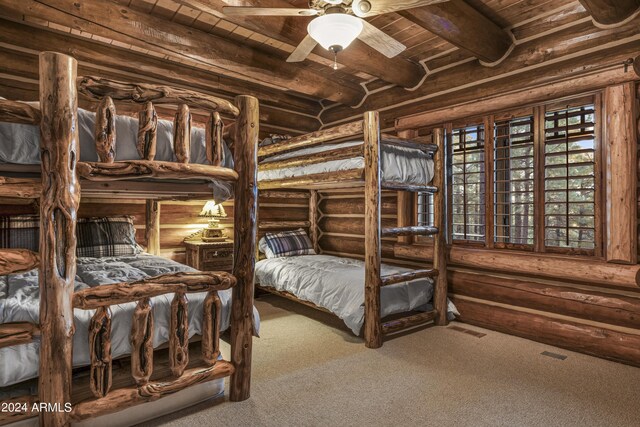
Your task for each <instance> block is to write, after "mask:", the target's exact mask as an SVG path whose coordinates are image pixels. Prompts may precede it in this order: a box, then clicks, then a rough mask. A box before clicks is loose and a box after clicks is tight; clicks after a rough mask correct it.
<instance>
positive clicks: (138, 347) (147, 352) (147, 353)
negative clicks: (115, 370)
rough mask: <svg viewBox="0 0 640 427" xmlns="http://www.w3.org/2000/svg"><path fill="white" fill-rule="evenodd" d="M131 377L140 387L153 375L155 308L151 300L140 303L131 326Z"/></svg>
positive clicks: (146, 299)
mask: <svg viewBox="0 0 640 427" xmlns="http://www.w3.org/2000/svg"><path fill="white" fill-rule="evenodd" d="M130 340H131V376H132V377H133V379H134V380H135V382H136V384H137V385H138V386H142V385H145V384H147V383H148V382H149V378H151V374H152V373H153V307H152V305H151V300H150V299H149V298H143V299H141V300H140V302H138V305H137V306H136V309H135V311H134V312H133V322H132V324H131V335H130Z"/></svg>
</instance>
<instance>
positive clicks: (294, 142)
mask: <svg viewBox="0 0 640 427" xmlns="http://www.w3.org/2000/svg"><path fill="white" fill-rule="evenodd" d="M354 137H363V138H364V143H363V144H362V145H361V146H356V147H346V148H338V149H334V150H329V151H324V152H320V153H317V154H311V155H306V156H304V157H296V158H291V159H287V160H279V161H272V162H268V163H265V162H261V163H259V164H258V170H259V171H261V170H269V169H279V168H284V167H293V166H304V165H310V164H315V163H322V162H325V161H328V160H339V159H348V158H352V157H355V156H364V160H365V161H364V168H363V169H353V170H346V171H337V172H325V173H321V174H313V175H306V176H302V177H293V178H286V179H277V180H268V181H262V180H261V181H259V182H258V188H259V189H260V190H277V189H304V190H310V192H311V194H310V202H309V224H304V225H305V226H308V227H309V229H310V235H311V240H312V243H313V246H314V248H315V249H316V251H318V249H319V244H318V216H317V209H318V206H317V204H318V199H319V197H318V190H323V189H336V188H354V187H357V186H364V192H365V301H364V307H365V308H364V312H365V315H364V332H363V335H364V341H365V345H366V346H367V347H369V348H379V347H381V346H382V343H383V337H384V336H385V335H387V334H392V333H396V332H399V331H402V330H406V329H407V328H413V327H416V326H419V325H422V324H425V323H428V322H431V321H433V322H434V323H435V324H436V325H441V326H444V325H446V324H447V323H448V320H447V271H446V269H447V259H446V252H445V244H446V242H445V234H444V233H443V232H441V231H444V230H445V224H446V222H445V218H446V211H445V192H444V191H443V189H444V188H445V186H444V183H445V165H444V162H445V159H444V157H445V156H444V153H445V150H444V131H443V129H441V128H438V129H434V131H433V135H432V143H429V144H425V143H423V142H419V141H417V140H415V139H414V140H412V139H406V138H401V137H397V136H393V135H388V134H381V132H380V120H379V114H378V112H376V111H368V112H366V113H364V117H363V119H362V120H358V121H357V122H353V123H348V124H344V125H340V126H336V127H332V128H328V129H325V130H321V131H317V132H313V133H310V134H306V135H302V136H298V137H295V138H291V139H289V140H285V141H281V142H278V143H274V144H271V145H268V146H265V147H260V148H259V149H258V159H259V160H260V161H262V160H265V159H267V158H269V157H272V156H274V155H276V154H282V153H286V152H291V151H295V150H298V149H302V148H308V147H313V146H318V145H321V144H336V143H339V142H344V141H347V140H349V139H350V138H351V139H353V138H354ZM381 144H390V145H397V146H403V147H410V148H418V149H420V150H424V151H427V152H430V153H432V154H433V158H434V162H435V172H434V177H433V181H432V184H433V185H426V184H425V185H424V186H422V185H408V184H404V183H396V182H382V180H381V169H380V168H381V160H380V150H381ZM382 190H393V191H400V192H408V193H412V192H430V193H432V194H433V195H434V198H433V199H434V201H433V203H434V226H433V227H429V226H406V227H391V228H382V226H381V211H382V209H381V191H382ZM267 194H268V193H267ZM265 225H266V224H265ZM259 226H260V229H267V228H283V227H292V226H293V227H295V225H294V224H290V223H288V222H283V223H282V224H280V225H278V224H277V223H274V224H271V223H270V224H268V226H267V227H263V224H262V223H260V225H259ZM416 235H433V236H434V258H433V267H432V268H425V269H419V270H414V271H411V272H407V273H400V274H394V275H388V276H381V263H382V253H381V247H382V245H381V238H382V237H398V236H416ZM425 277H430V278H434V282H435V283H434V297H433V306H434V309H433V310H431V311H427V312H423V313H418V314H410V315H408V316H405V317H401V318H397V317H394V318H393V320H384V319H381V317H380V307H381V302H380V289H381V287H383V286H388V285H392V284H396V283H401V282H405V281H409V280H413V279H418V278H425ZM256 286H258V287H259V288H260V289H262V290H265V291H267V292H270V293H273V294H276V295H280V296H282V297H285V298H288V299H291V300H294V301H297V302H300V303H302V304H304V305H307V306H310V307H313V308H317V309H320V310H321V311H325V312H328V311H327V310H325V309H324V308H321V307H318V306H316V305H315V304H313V303H310V302H307V301H302V300H300V299H298V298H297V297H295V296H294V295H292V294H290V293H288V292H284V291H278V290H275V289H273V288H269V287H262V286H259V285H256Z"/></svg>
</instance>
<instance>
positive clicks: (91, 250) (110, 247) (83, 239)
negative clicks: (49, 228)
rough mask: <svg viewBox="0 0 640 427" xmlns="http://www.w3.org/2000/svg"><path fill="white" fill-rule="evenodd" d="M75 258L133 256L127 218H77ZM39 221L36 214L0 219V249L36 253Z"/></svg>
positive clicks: (133, 244)
mask: <svg viewBox="0 0 640 427" xmlns="http://www.w3.org/2000/svg"><path fill="white" fill-rule="evenodd" d="M76 237H77V242H78V243H77V246H76V254H77V256H78V257H93V258H99V257H107V256H122V255H136V254H138V253H140V252H141V250H140V247H139V246H138V244H137V243H136V230H135V227H134V225H133V218H132V217H130V216H112V217H105V218H79V219H78V223H77V226H76ZM39 245H40V218H39V217H38V216H37V215H21V216H4V217H0V248H14V249H29V250H32V251H34V252H38V250H39Z"/></svg>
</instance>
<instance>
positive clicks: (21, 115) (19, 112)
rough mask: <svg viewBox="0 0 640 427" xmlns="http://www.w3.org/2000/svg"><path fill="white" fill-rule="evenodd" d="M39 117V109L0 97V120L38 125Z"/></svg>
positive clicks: (40, 116)
mask: <svg viewBox="0 0 640 427" xmlns="http://www.w3.org/2000/svg"><path fill="white" fill-rule="evenodd" d="M41 118H42V115H41V114H40V110H38V109H37V108H35V107H32V106H31V105H29V104H27V103H24V102H19V101H9V100H8V99H0V122H8V123H22V124H25V125H39V124H40V119H41Z"/></svg>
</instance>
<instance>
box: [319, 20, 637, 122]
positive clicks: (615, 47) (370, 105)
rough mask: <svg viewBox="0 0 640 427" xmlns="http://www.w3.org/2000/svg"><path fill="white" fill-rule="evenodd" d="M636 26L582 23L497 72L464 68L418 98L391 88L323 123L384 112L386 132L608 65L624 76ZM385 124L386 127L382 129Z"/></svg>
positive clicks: (329, 112) (326, 115) (533, 44)
mask: <svg viewBox="0 0 640 427" xmlns="http://www.w3.org/2000/svg"><path fill="white" fill-rule="evenodd" d="M638 23H640V17H639V18H636V19H635V20H634V21H632V22H629V23H628V24H626V25H625V26H623V27H620V28H616V29H595V28H594V26H593V24H592V23H591V22H583V23H581V24H578V25H576V26H574V27H570V28H566V29H563V30H561V31H558V32H556V33H553V34H549V35H546V36H544V37H542V38H539V39H536V40H531V41H529V42H526V43H523V44H521V45H519V46H518V47H517V48H516V49H514V51H513V53H512V54H511V55H510V56H509V57H508V58H507V59H506V60H505V61H504V62H503V63H501V64H500V65H498V66H496V67H493V68H487V67H482V66H480V65H479V64H478V63H477V62H466V63H461V64H459V65H457V66H455V67H451V68H449V69H447V70H446V71H445V72H438V73H434V74H432V75H431V76H429V78H427V80H426V81H425V83H424V84H423V85H422V86H421V87H420V88H418V89H417V90H415V91H414V92H411V93H405V92H406V91H403V90H399V89H398V88H391V89H388V90H385V91H381V92H378V93H375V94H372V95H371V96H369V97H368V98H367V99H366V101H365V102H364V103H363V105H362V106H361V107H359V108H356V109H353V108H345V107H342V106H336V107H332V108H329V109H326V110H325V111H324V112H323V113H322V115H321V117H320V118H321V120H322V122H323V123H324V125H325V126H335V125H337V124H340V123H344V122H345V121H346V120H347V119H349V118H350V119H352V120H356V119H357V117H358V115H360V114H361V113H363V112H365V111H367V110H382V111H381V120H383V124H382V126H383V127H386V126H389V125H390V124H391V125H392V124H393V117H394V116H395V117H398V116H399V115H401V116H404V115H409V114H413V113H415V112H418V111H424V110H427V109H434V108H445V107H447V106H449V105H453V104H456V103H461V102H473V100H475V99H480V98H482V97H485V96H488V95H494V94H500V93H508V92H511V91H514V90H521V89H523V88H526V87H530V86H531V85H542V84H548V83H550V82H553V81H554V80H558V79H562V78H564V77H565V76H568V75H574V76H575V75H581V74H586V73H592V72H593V71H594V69H599V68H602V66H603V65H604V64H606V65H607V66H613V64H618V66H619V67H620V68H621V69H623V70H624V69H625V65H624V61H625V60H627V59H628V58H629V57H634V56H637V55H638V50H639V49H640V39H639V38H638V30H637V28H638V27H637V25H638ZM523 64H526V65H523ZM627 67H628V66H627ZM627 74H628V75H629V79H634V78H635V75H636V74H635V72H634V71H632V70H631V69H629V70H627ZM525 101H526V100H525ZM384 120H388V121H387V122H386V123H384Z"/></svg>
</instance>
